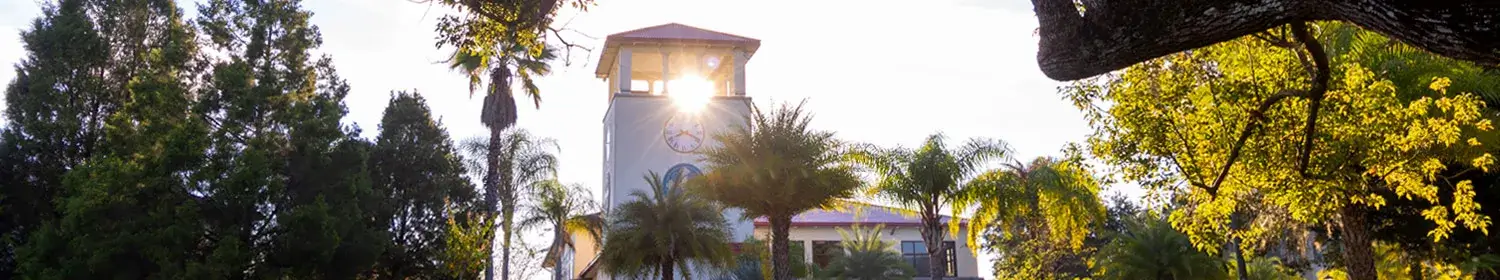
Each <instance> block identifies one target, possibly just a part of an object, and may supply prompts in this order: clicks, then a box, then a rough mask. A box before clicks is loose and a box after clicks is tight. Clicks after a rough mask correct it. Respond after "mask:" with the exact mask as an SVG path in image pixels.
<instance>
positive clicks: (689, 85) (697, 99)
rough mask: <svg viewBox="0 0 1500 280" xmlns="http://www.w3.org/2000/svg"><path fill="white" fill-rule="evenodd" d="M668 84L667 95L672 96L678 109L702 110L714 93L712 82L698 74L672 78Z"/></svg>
mask: <svg viewBox="0 0 1500 280" xmlns="http://www.w3.org/2000/svg"><path fill="white" fill-rule="evenodd" d="M669 86H670V87H671V89H669V90H667V95H668V96H669V97H671V98H672V103H673V104H675V105H676V106H677V110H679V111H685V112H697V111H699V110H702V109H703V107H704V106H707V105H708V101H709V99H712V98H713V95H714V83H713V82H711V81H709V80H706V79H703V78H702V77H698V76H684V77H681V78H678V79H676V80H672V82H671V84H670V85H669Z"/></svg>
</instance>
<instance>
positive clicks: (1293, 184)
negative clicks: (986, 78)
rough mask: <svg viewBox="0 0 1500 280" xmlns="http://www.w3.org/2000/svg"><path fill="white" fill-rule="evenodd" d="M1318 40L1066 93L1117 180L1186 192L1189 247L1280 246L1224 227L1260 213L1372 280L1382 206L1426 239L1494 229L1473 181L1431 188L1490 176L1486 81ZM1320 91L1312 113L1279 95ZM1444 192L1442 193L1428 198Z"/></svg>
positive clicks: (1156, 68) (1252, 43)
mask: <svg viewBox="0 0 1500 280" xmlns="http://www.w3.org/2000/svg"><path fill="white" fill-rule="evenodd" d="M1319 27H1320V28H1318V29H1317V30H1316V31H1318V32H1317V33H1316V34H1312V35H1310V36H1306V37H1305V38H1304V39H1302V40H1294V39H1288V38H1286V37H1288V36H1286V35H1284V34H1287V33H1288V32H1285V31H1283V30H1281V29H1275V30H1269V31H1267V32H1266V33H1265V34H1262V35H1258V36H1253V37H1246V38H1241V39H1237V40H1233V41H1229V42H1226V43H1223V44H1219V45H1215V46H1212V47H1208V48H1204V49H1198V50H1194V51H1191V52H1185V53H1181V54H1177V55H1172V56H1168V57H1163V58H1161V59H1157V60H1152V61H1148V62H1146V63H1143V64H1141V65H1137V66H1133V67H1131V68H1129V69H1126V70H1125V71H1123V72H1121V73H1120V74H1119V75H1111V76H1107V77H1102V78H1100V79H1096V80H1090V81H1086V82H1079V83H1076V84H1075V85H1074V86H1071V87H1068V88H1066V89H1065V90H1064V93H1066V94H1067V95H1068V96H1069V97H1070V98H1072V99H1073V100H1074V101H1075V102H1076V104H1078V106H1079V107H1080V108H1082V109H1084V110H1085V113H1086V115H1087V116H1088V118H1089V119H1090V121H1091V123H1092V124H1093V125H1094V126H1095V129H1096V133H1095V134H1094V135H1093V136H1092V137H1091V138H1090V144H1091V148H1092V150H1093V152H1094V154H1096V155H1098V156H1099V157H1100V158H1101V159H1103V160H1104V161H1106V162H1107V163H1110V164H1113V165H1117V166H1119V167H1120V169H1118V170H1117V171H1118V175H1120V176H1122V177H1123V178H1125V179H1127V180H1131V181H1138V182H1141V183H1142V184H1143V185H1145V186H1146V187H1147V188H1148V189H1151V190H1155V191H1157V192H1162V191H1172V190H1181V191H1185V193H1186V196H1185V197H1184V198H1185V199H1186V200H1187V201H1188V202H1189V203H1188V204H1189V205H1188V206H1187V207H1182V208H1179V209H1177V210H1176V211H1174V212H1173V213H1172V218H1171V219H1172V222H1173V224H1174V226H1176V227H1178V228H1179V229H1182V230H1184V231H1186V232H1187V233H1188V236H1189V237H1190V238H1191V240H1192V241H1193V244H1195V245H1197V246H1198V247H1199V248H1201V249H1205V250H1212V249H1213V248H1220V246H1222V245H1223V244H1224V243H1225V242H1229V241H1232V240H1237V239H1243V240H1244V241H1245V242H1246V243H1252V244H1253V243H1257V242H1258V241H1259V240H1262V239H1264V238H1271V237H1276V236H1278V234H1277V233H1279V232H1277V231H1268V230H1266V228H1264V227H1258V226H1249V227H1237V226H1232V225H1231V223H1230V222H1231V220H1232V219H1231V218H1232V217H1233V216H1235V215H1239V214H1238V213H1242V211H1245V210H1246V209H1248V208H1255V207H1269V208H1274V209H1279V210H1278V211H1279V212H1281V213H1285V217H1287V218H1288V220H1291V221H1295V222H1298V223H1303V224H1308V225H1325V224H1326V225H1329V226H1331V227H1333V228H1336V229H1338V230H1339V231H1338V232H1337V233H1336V236H1337V238H1338V241H1339V242H1340V243H1341V245H1342V246H1341V248H1343V255H1344V259H1343V261H1344V266H1346V267H1349V268H1350V270H1349V273H1350V275H1351V277H1353V278H1355V279H1369V278H1371V277H1375V275H1374V274H1375V272H1374V266H1373V260H1372V257H1371V255H1372V253H1371V252H1370V248H1371V247H1370V246H1371V241H1372V239H1371V237H1370V229H1371V227H1370V225H1369V221H1368V220H1367V219H1366V218H1365V213H1366V212H1367V211H1369V210H1370V209H1375V208H1379V207H1382V206H1385V205H1387V204H1389V203H1390V201H1388V197H1383V196H1381V195H1379V194H1380V193H1381V192H1390V193H1394V194H1396V196H1395V197H1394V198H1395V199H1398V200H1413V201H1425V202H1432V203H1434V204H1432V205H1431V206H1430V207H1427V208H1425V209H1421V213H1420V214H1421V216H1423V217H1424V218H1426V219H1427V220H1428V221H1430V222H1431V223H1432V224H1433V225H1435V227H1434V228H1432V230H1430V231H1428V232H1427V236H1428V237H1430V238H1431V240H1436V241H1441V240H1445V239H1447V238H1450V236H1451V234H1452V233H1453V232H1454V230H1455V229H1459V228H1466V229H1470V230H1483V229H1485V228H1487V227H1488V226H1490V224H1491V222H1490V219H1489V217H1488V216H1485V215H1482V214H1480V213H1479V212H1478V211H1479V209H1481V208H1480V207H1479V204H1478V203H1475V198H1474V194H1475V185H1474V184H1473V182H1471V181H1469V180H1450V179H1449V178H1448V177H1439V176H1437V175H1438V173H1439V172H1443V171H1444V170H1468V171H1469V172H1479V173H1486V172H1490V168H1491V167H1493V165H1494V156H1493V155H1492V154H1491V153H1490V151H1491V150H1492V149H1493V143H1494V142H1495V141H1497V140H1500V139H1497V137H1496V135H1497V134H1496V133H1495V132H1494V131H1493V124H1492V119H1494V118H1495V115H1494V113H1493V111H1488V110H1487V109H1486V108H1485V107H1484V105H1483V103H1484V102H1483V100H1482V99H1483V98H1481V97H1480V96H1478V95H1474V94H1470V93H1468V92H1466V91H1465V90H1473V89H1476V88H1480V87H1483V86H1484V85H1488V84H1493V83H1492V82H1490V81H1485V79H1487V78H1486V77H1485V76H1483V75H1476V74H1475V73H1482V71H1483V70H1481V69H1479V68H1477V67H1475V66H1473V65H1471V64H1466V63H1458V62H1454V61H1451V60H1443V59H1441V58H1438V57H1433V56H1431V55H1429V54H1426V53H1421V52H1410V51H1405V52H1402V51H1400V50H1401V49H1402V48H1409V47H1402V46H1400V45H1399V44H1395V43H1393V42H1390V41H1389V40H1388V39H1384V38H1381V37H1380V36H1379V35H1376V34H1373V33H1370V32H1366V31H1360V30H1358V29H1355V28H1352V27H1348V26H1342V25H1338V24H1322V25H1319ZM1297 30H1298V29H1295V28H1294V29H1293V30H1292V31H1293V32H1291V33H1293V34H1294V35H1295V33H1296V31H1297ZM1304 32H1305V31H1304ZM1312 38H1317V39H1316V40H1309V39H1312ZM1317 41H1322V42H1326V43H1328V47H1327V48H1326V49H1325V48H1323V47H1321V46H1318V44H1315V42H1317ZM1393 49H1394V51H1393ZM1324 50H1326V51H1327V52H1326V53H1327V55H1326V56H1324V55H1323V54H1322V52H1323V51H1324ZM1319 57H1324V58H1327V59H1320V58H1319ZM1309 60H1312V61H1309ZM1424 60H1428V61H1424ZM1438 63H1441V64H1438ZM1393 64H1396V65H1393ZM1317 69H1327V71H1324V70H1317ZM1319 73H1324V74H1319ZM1319 77H1323V78H1327V79H1329V80H1331V82H1330V83H1328V84H1327V88H1326V96H1325V97H1323V98H1322V99H1321V100H1318V99H1312V98H1305V97H1301V96H1298V95H1296V94H1291V95H1288V94H1287V93H1288V92H1297V91H1301V90H1302V88H1304V87H1306V85H1307V84H1306V83H1307V81H1313V80H1317V79H1315V78H1319ZM1466 79H1468V80H1466ZM1489 79H1492V78H1489ZM1317 86H1318V85H1317V84H1316V83H1314V85H1313V87H1314V88H1316V87H1317ZM1276 100H1280V103H1277V102H1276ZM1313 100H1318V101H1320V102H1321V109H1322V110H1321V113H1318V115H1317V117H1309V115H1310V114H1312V112H1317V111H1314V110H1311V109H1310V108H1319V106H1309V105H1311V104H1310V103H1311V102H1313ZM1305 120H1310V121H1307V122H1305ZM1313 124H1315V127H1316V129H1315V130H1313V129H1309V128H1312V127H1314V125H1313ZM1248 128H1258V130H1254V129H1248ZM1309 132H1311V133H1312V134H1308V133H1309ZM1237 139H1243V140H1238V142H1239V143H1243V144H1242V145H1237V144H1236V142H1237ZM1304 139H1306V141H1303V140H1304ZM1236 147H1242V148H1243V149H1240V148H1236ZM1235 154H1237V156H1238V160H1237V161H1232V160H1230V159H1231V158H1234V157H1235ZM1445 182H1446V183H1452V184H1453V190H1452V191H1451V192H1439V190H1440V188H1439V186H1438V184H1440V183H1445ZM1221 183H1222V184H1221Z"/></svg>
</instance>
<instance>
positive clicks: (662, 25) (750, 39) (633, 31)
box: [607, 22, 760, 42]
mask: <svg viewBox="0 0 1500 280" xmlns="http://www.w3.org/2000/svg"><path fill="white" fill-rule="evenodd" d="M668 26H681V27H686V28H691V29H693V30H697V31H703V32H707V33H713V34H717V35H723V36H729V37H733V38H735V39H739V40H745V41H757V42H759V41H760V39H755V38H750V37H745V36H740V35H735V34H731V33H726V32H721V31H714V30H712V29H707V28H702V27H697V26H692V25H686V24H682V23H677V22H668V23H663V24H658V25H653V26H647V27H641V28H636V29H631V30H627V31H623V32H617V33H615V34H610V35H609V36H607V37H616V38H619V37H622V36H624V35H625V34H630V33H638V32H643V31H646V30H650V29H655V28H662V27H668Z"/></svg>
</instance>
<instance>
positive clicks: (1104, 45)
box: [1031, 0, 1500, 80]
mask: <svg viewBox="0 0 1500 280" xmlns="http://www.w3.org/2000/svg"><path fill="white" fill-rule="evenodd" d="M1031 3H1032V4H1033V5H1034V6H1035V9H1036V15H1037V20H1038V23H1039V24H1040V26H1039V28H1038V32H1037V33H1038V35H1039V37H1040V42H1039V44H1040V46H1039V48H1038V49H1037V63H1038V64H1039V66H1040V67H1041V70H1042V73H1044V74H1046V75H1047V77H1049V78H1052V79H1055V80H1076V79H1082V78H1086V77H1090V76H1094V75H1099V74H1103V73H1108V72H1109V71H1114V70H1118V69H1121V68H1124V67H1128V66H1130V65H1134V64H1136V63H1140V62H1142V61H1145V60H1148V59H1152V58H1156V57H1160V56H1163V55H1167V54H1172V53H1176V52H1181V51H1185V50H1191V49H1195V48H1200V47H1204V46H1208V45H1212V44H1215V43H1219V42H1224V41H1228V40H1232V39H1235V38H1239V37H1241V36H1245V35H1249V34H1252V33H1256V32H1261V31H1265V30H1267V29H1270V28H1272V27H1276V26H1281V25H1286V24H1289V23H1292V22H1300V21H1313V20H1339V21H1346V22H1350V23H1353V24H1355V25H1358V26H1361V27H1364V28H1368V29H1371V30H1374V31H1376V32H1379V33H1381V34H1384V35H1386V36H1389V37H1391V38H1394V39H1396V40H1400V41H1402V42H1405V43H1407V44H1411V45H1413V46H1417V47H1419V48H1422V49H1426V50H1428V51H1431V52H1434V53H1437V54H1439V55H1443V56H1447V57H1451V58H1455V59H1461V60H1468V61H1473V62H1477V63H1481V64H1495V63H1500V28H1496V26H1500V1H1490V0H1452V1H1411V0H1219V1H1202V0H1083V1H1082V4H1083V5H1082V8H1083V11H1082V12H1080V10H1079V6H1075V5H1074V1H1073V0H1031Z"/></svg>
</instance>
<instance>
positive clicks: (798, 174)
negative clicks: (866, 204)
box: [688, 104, 860, 280]
mask: <svg viewBox="0 0 1500 280" xmlns="http://www.w3.org/2000/svg"><path fill="white" fill-rule="evenodd" d="M802 105H803V104H798V105H797V106H791V105H790V104H783V105H781V107H779V108H776V109H773V110H770V111H769V112H768V111H763V110H761V109H759V108H755V109H754V114H753V115H752V116H750V118H749V124H750V127H738V128H736V129H734V130H732V131H730V132H728V133H724V134H719V135H714V136H713V138H714V140H716V141H718V142H719V143H721V144H722V145H721V146H718V147H711V148H709V149H707V151H704V152H702V153H703V157H704V160H705V161H707V162H708V168H707V169H708V170H709V171H708V172H707V173H705V174H703V176H699V177H696V178H693V180H692V181H691V183H689V184H688V186H689V188H693V189H695V191H694V193H697V194H702V195H703V196H705V197H707V198H708V199H711V200H714V201H718V202H719V203H723V204H724V205H726V206H729V207H735V208H740V209H744V211H745V212H744V213H743V215H744V216H745V217H761V216H765V217H766V218H767V220H768V221H769V222H770V224H771V267H772V271H773V273H772V276H773V278H774V279H777V280H787V279H791V278H792V270H791V264H790V261H791V259H790V258H789V257H788V256H787V255H788V249H789V247H787V246H788V241H789V239H787V238H788V237H787V234H788V231H789V230H790V227H791V225H792V216H793V215H796V214H798V213H802V212H803V211H807V210H811V209H818V208H827V207H829V206H833V205H835V204H836V203H838V202H839V199H843V198H849V197H852V196H854V193H855V189H856V188H858V187H860V181H859V177H857V176H856V175H855V173H854V171H855V167H854V166H853V164H852V162H851V160H850V157H849V156H848V155H849V151H846V150H845V147H844V145H843V144H842V143H841V142H840V141H838V140H837V139H835V138H834V136H833V133H832V132H827V131H818V130H813V129H812V128H810V127H808V123H809V122H811V121H812V117H811V116H810V115H809V114H808V113H806V112H804V111H803V110H802Z"/></svg>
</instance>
